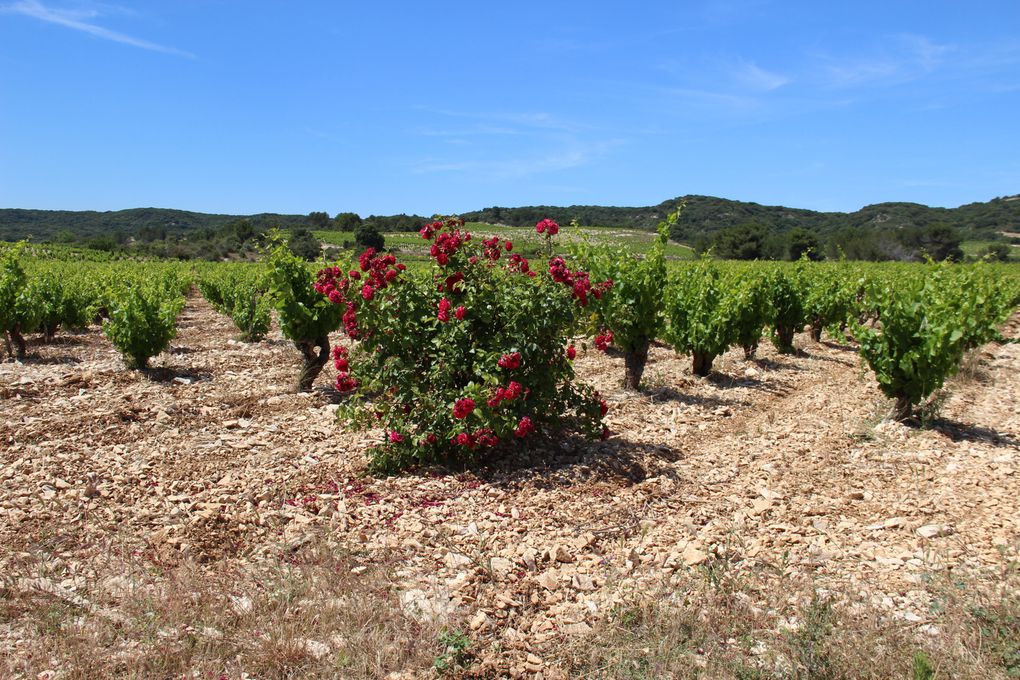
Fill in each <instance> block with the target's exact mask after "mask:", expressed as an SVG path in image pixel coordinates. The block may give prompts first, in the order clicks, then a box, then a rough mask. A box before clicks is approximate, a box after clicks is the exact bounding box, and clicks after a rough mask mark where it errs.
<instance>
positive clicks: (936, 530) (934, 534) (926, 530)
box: [914, 524, 953, 538]
mask: <svg viewBox="0 0 1020 680" xmlns="http://www.w3.org/2000/svg"><path fill="white" fill-rule="evenodd" d="M914 533H915V534H917V535H918V536H920V537H921V538H941V537H942V536H948V535H950V534H951V533H953V528H952V527H950V526H949V525H948V524H925V525H924V526H920V527H917V528H916V529H914Z"/></svg>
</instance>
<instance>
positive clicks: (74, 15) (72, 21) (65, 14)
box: [0, 0, 195, 59]
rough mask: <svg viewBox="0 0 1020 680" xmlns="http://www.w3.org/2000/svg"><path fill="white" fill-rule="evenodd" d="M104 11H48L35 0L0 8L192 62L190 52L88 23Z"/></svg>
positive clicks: (0, 9)
mask: <svg viewBox="0 0 1020 680" xmlns="http://www.w3.org/2000/svg"><path fill="white" fill-rule="evenodd" d="M104 9H107V6H104V5H93V6H91V7H90V8H86V9H58V8H55V7H47V6H46V5H44V4H42V3H41V2H39V1H38V0H20V1H19V2H14V3H8V4H5V5H0V13H6V14H21V15H23V16H27V17H32V18H33V19H38V20H39V21H45V22H47V23H51V24H56V25H58V26H63V27H65V28H70V29H73V30H76V31H81V32H82V33H88V34H89V35H91V36H94V37H96V38H101V39H103V40H110V41H112V42H117V43H121V44H124V45H130V46H132V47H138V48H140V49H143V50H151V51H153V52H162V53H164V54H173V55H176V56H179V57H188V58H189V59H194V58H195V55H194V54H192V53H191V52H185V51H184V50H179V49H176V48H174V47H167V46H165V45H160V44H157V43H154V42H149V41H148V40H142V39H141V38H135V37H133V36H130V35H126V34H124V33H119V32H117V31H113V30H110V29H108V28H104V27H102V26H99V25H98V24H95V23H93V22H92V21H90V20H91V19H95V18H97V17H98V16H100V14H101V13H102V10H104Z"/></svg>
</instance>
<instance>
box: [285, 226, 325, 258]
mask: <svg viewBox="0 0 1020 680" xmlns="http://www.w3.org/2000/svg"><path fill="white" fill-rule="evenodd" d="M287 247H289V248H290V251H291V252H292V253H294V254H295V255H297V256H298V257H300V258H301V259H302V260H305V261H306V262H314V261H315V260H317V259H318V258H319V256H320V255H321V254H322V245H321V244H320V243H319V239H317V238H315V236H314V235H313V234H312V232H310V231H308V230H307V229H305V228H304V227H299V228H297V229H294V230H293V231H292V232H291V234H290V238H289V239H287Z"/></svg>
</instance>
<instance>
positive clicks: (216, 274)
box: [198, 265, 273, 342]
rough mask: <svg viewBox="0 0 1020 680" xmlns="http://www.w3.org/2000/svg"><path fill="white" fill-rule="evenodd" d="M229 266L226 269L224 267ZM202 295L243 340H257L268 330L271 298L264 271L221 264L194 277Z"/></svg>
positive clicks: (251, 267)
mask: <svg viewBox="0 0 1020 680" xmlns="http://www.w3.org/2000/svg"><path fill="white" fill-rule="evenodd" d="M228 266H229V267H230V269H226V267H228ZM198 287H199V290H201V291H202V296H203V297H204V298H205V299H206V300H207V301H208V302H209V304H211V305H212V306H213V308H214V309H215V310H216V311H218V312H220V313H221V314H226V315H227V316H229V317H230V319H231V320H232V321H233V322H234V326H236V327H237V330H238V331H240V339H241V340H243V341H244V342H258V341H259V340H261V339H262V338H264V337H265V336H266V333H268V332H269V326H270V324H271V323H272V309H273V300H272V297H271V296H270V295H269V277H268V275H267V273H266V271H265V270H264V269H262V268H260V267H255V266H253V265H221V266H218V267H215V268H212V269H208V270H206V271H205V272H204V273H203V274H202V275H201V276H200V277H199V279H198Z"/></svg>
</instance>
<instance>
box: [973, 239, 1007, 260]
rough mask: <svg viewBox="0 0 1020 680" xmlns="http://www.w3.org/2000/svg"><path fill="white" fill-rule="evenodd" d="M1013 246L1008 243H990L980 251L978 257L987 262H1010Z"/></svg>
mask: <svg viewBox="0 0 1020 680" xmlns="http://www.w3.org/2000/svg"><path fill="white" fill-rule="evenodd" d="M1012 254H1013V248H1012V247H1010V245H1009V244H1008V243H989V244H988V245H987V246H985V247H984V248H982V249H981V250H979V251H978V253H977V257H978V259H980V260H985V261H987V262H1009V258H1010V256H1011V255H1012Z"/></svg>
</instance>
